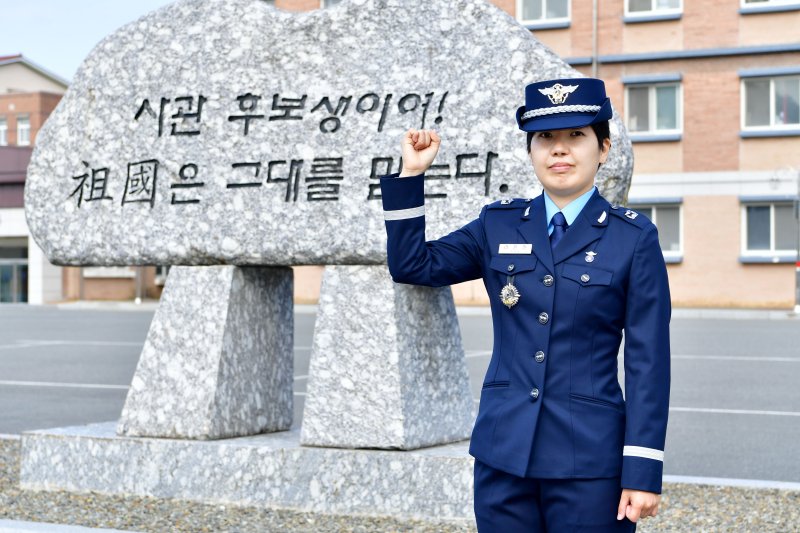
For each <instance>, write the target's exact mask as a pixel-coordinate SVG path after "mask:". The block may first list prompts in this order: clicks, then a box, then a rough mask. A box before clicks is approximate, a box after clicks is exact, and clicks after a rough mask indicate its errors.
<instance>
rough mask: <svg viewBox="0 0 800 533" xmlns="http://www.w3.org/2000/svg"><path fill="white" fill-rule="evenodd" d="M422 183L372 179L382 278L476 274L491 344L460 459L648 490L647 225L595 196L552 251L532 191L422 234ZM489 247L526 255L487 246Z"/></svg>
mask: <svg viewBox="0 0 800 533" xmlns="http://www.w3.org/2000/svg"><path fill="white" fill-rule="evenodd" d="M423 182H424V175H422V174H420V175H417V176H409V177H404V178H399V177H398V174H397V173H395V174H389V175H387V176H382V177H381V179H380V184H381V194H382V199H383V208H384V218H385V221H386V222H385V223H386V232H387V234H388V245H387V255H388V264H389V272H390V274H391V276H392V279H393V280H394V281H396V282H399V283H410V284H415V285H428V286H434V287H439V286H445V285H450V284H454V283H460V282H462V281H467V280H471V279H478V278H483V281H484V284H485V285H486V290H487V291H488V293H489V299H490V302H491V310H492V321H493V325H494V348H493V350H492V358H491V362H490V363H489V368H488V370H487V372H486V377H485V379H484V383H483V388H482V391H481V400H480V408H479V412H478V417H477V419H476V421H475V426H474V429H473V432H472V440H471V442H470V448H469V453H470V455H472V456H474V457H475V458H477V459H479V460H481V461H482V462H484V463H486V464H488V465H490V466H492V467H494V468H497V469H499V470H503V471H506V472H509V473H512V474H515V475H517V476H524V477H541V478H589V477H612V476H621V485H622V488H629V489H638V490H646V491H650V492H656V493H660V492H661V477H662V471H663V459H664V440H665V437H666V430H667V416H668V405H669V386H670V351H669V321H670V315H671V304H670V294H669V285H668V280H667V270H666V265H665V264H664V257H663V255H662V252H661V248H660V246H659V243H658V235H657V232H656V227H655V225H654V224H653V223H652V222H651V221H650V220H648V219H647V218H646V217H645V216H643V215H640V214H637V213H635V212H633V211H630V210H628V209H626V208H620V207H617V206H611V205H610V204H609V203H608V202H607V201H606V200H605V199H604V198H603V197H602V196H601V195H600V194H599V193H598V192H597V191H596V190H595V192H594V194H593V195H592V196H591V198H590V199H589V201H588V202H587V203H586V205H585V206H584V208H583V210H582V211H581V212H580V214H579V215H578V217H577V218H576V219H575V221H574V222H573V224H572V225H571V226H570V227H569V229H568V230H567V232H566V234H565V235H564V237H563V238H562V239H561V241H560V242H559V244H558V246H557V247H556V248H555V250H554V251H552V252H551V248H550V240H549V236H548V233H547V225H548V221H546V220H545V218H546V215H545V204H544V196H543V195H539V196H538V197H536V198H534V199H532V200H531V199H528V200H524V199H515V200H511V201H503V202H495V203H493V204H490V205H487V206H484V207H483V209H482V210H481V212H480V215H479V216H478V218H476V219H475V220H473V221H471V222H470V223H468V224H467V225H465V226H463V227H462V228H460V229H458V230H456V231H454V232H452V233H450V234H448V235H446V236H444V237H442V238H440V239H437V240H433V241H428V242H426V241H425V216H424V209H425V207H424V195H423V192H424V191H423V189H424V184H423ZM501 244H531V245H532V252H531V253H530V254H528V253H521V254H520V253H515V254H500V253H499V249H500V245H501ZM513 251H515V252H516V251H520V250H519V249H518V248H517V249H514V250H513ZM586 252H594V253H595V255H591V254H587V253H586ZM589 256H591V257H592V260H591V262H588V261H587V260H586V258H587V257H589ZM510 275H514V280H513V284H514V285H515V286H516V287H517V289H518V290H519V293H520V299H519V302H518V303H517V304H516V305H514V306H513V307H511V308H507V307H506V306H505V305H504V304H503V303H502V302H501V300H500V296H499V295H500V291H501V289H502V287H503V286H504V285H505V284H506V282H507V281H508V277H509V276H510ZM623 330H624V331H625V352H624V354H625V357H624V361H625V400H623V395H622V391H621V389H620V386H619V381H618V379H617V370H618V369H617V355H618V353H619V347H620V342H621V340H622V332H623Z"/></svg>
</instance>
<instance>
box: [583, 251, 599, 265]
mask: <svg viewBox="0 0 800 533" xmlns="http://www.w3.org/2000/svg"><path fill="white" fill-rule="evenodd" d="M596 255H597V252H586V257H584V258H583V259H584V261H586V262H587V263H591V262H592V261H594V256H596Z"/></svg>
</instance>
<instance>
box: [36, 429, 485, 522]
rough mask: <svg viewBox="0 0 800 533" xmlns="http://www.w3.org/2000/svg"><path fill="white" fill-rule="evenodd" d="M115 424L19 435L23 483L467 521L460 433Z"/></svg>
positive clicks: (465, 459) (469, 463) (468, 467)
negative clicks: (188, 434)
mask: <svg viewBox="0 0 800 533" xmlns="http://www.w3.org/2000/svg"><path fill="white" fill-rule="evenodd" d="M115 427H116V423H115V422H106V423H100V424H90V425H86V426H73V427H63V428H54V429H46V430H38V431H31V432H26V433H23V435H22V443H21V444H22V446H21V448H22V452H21V460H20V462H21V465H20V484H21V486H22V488H23V489H26V490H53V491H54V490H64V491H70V492H89V491H94V492H99V493H105V494H132V495H137V496H152V497H157V498H180V499H187V500H195V501H202V502H206V503H228V504H238V505H251V506H264V507H271V508H286V509H295V510H302V511H310V512H319V513H330V514H372V515H390V516H396V517H404V518H417V519H422V520H424V519H437V520H443V519H444V520H457V521H459V522H460V521H462V520H463V521H464V523H465V524H468V523H474V514H473V507H472V506H473V493H472V468H473V458H472V457H471V456H470V455H469V454H468V448H469V441H468V440H465V441H460V442H456V443H451V444H445V445H439V446H431V447H428V448H420V449H416V450H413V451H394V450H365V449H360V450H351V449H341V448H319V447H312V446H301V445H300V431H299V429H292V430H289V431H280V432H274V433H265V434H260V435H253V436H249V437H236V438H229V439H219V440H213V441H208V440H188V439H187V440H183V439H181V440H178V439H166V438H152V437H127V436H118V435H117V434H116V431H115Z"/></svg>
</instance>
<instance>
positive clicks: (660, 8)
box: [625, 0, 683, 15]
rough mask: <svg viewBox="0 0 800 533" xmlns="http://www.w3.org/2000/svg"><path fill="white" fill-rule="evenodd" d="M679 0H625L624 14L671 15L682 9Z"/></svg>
mask: <svg viewBox="0 0 800 533" xmlns="http://www.w3.org/2000/svg"><path fill="white" fill-rule="evenodd" d="M681 3H682V1H681V0H627V1H626V2H625V14H626V15H671V14H677V13H680V12H681V11H682V10H683V6H682V5H681Z"/></svg>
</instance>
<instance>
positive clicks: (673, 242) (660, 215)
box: [631, 202, 683, 259]
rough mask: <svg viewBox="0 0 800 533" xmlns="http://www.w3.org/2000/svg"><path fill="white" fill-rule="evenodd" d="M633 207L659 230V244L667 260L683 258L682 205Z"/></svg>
mask: <svg viewBox="0 0 800 533" xmlns="http://www.w3.org/2000/svg"><path fill="white" fill-rule="evenodd" d="M631 207H632V208H633V209H635V210H636V211H638V212H639V213H641V214H643V215H645V216H646V217H647V218H649V219H650V220H652V221H653V224H655V225H656V227H657V228H658V242H659V244H660V245H661V251H662V252H663V253H664V258H665V259H680V258H681V257H682V256H683V239H682V238H681V237H682V235H683V224H681V206H680V204H657V205H653V204H649V205H648V204H638V203H637V204H635V203H633V202H631Z"/></svg>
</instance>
